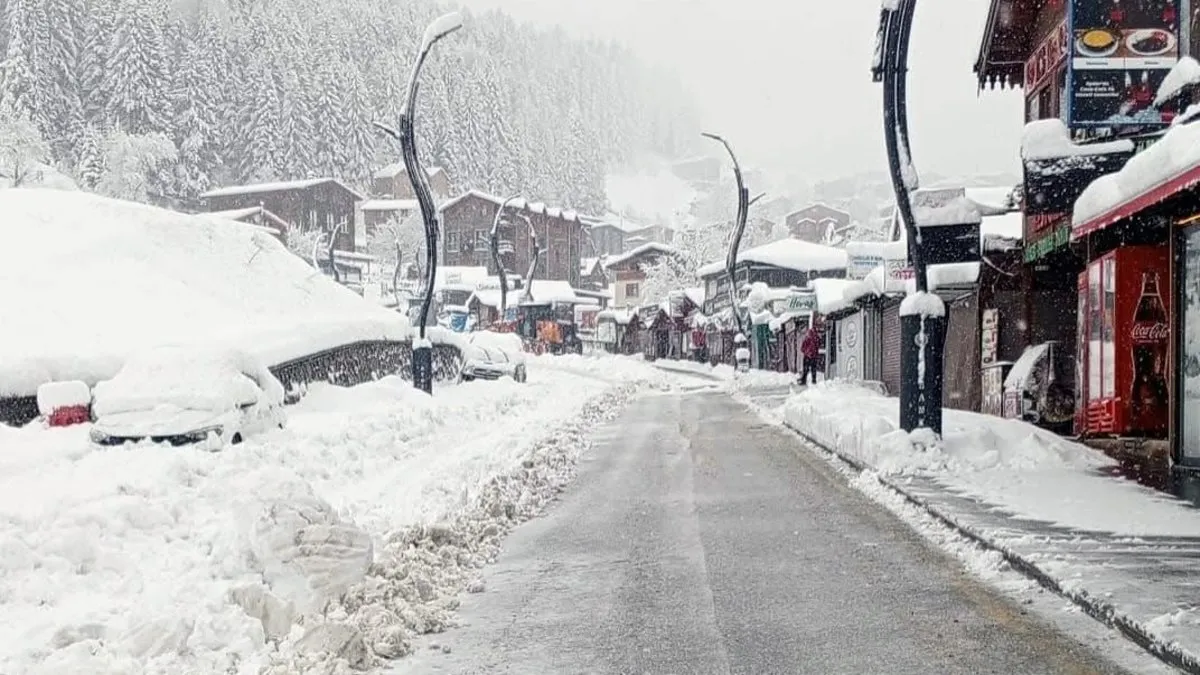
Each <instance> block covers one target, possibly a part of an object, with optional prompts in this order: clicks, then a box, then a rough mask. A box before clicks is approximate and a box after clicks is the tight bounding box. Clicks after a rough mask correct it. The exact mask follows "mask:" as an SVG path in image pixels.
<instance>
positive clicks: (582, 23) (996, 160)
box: [459, 0, 1021, 180]
mask: <svg viewBox="0 0 1200 675" xmlns="http://www.w3.org/2000/svg"><path fill="white" fill-rule="evenodd" d="M459 1H460V2H462V3H463V4H465V5H466V6H468V7H471V8H473V9H486V8H494V7H495V8H501V9H504V10H505V11H507V12H509V13H510V14H512V15H514V16H516V17H517V18H519V19H527V20H533V21H538V22H542V23H546V24H559V25H562V26H563V27H565V28H567V29H569V30H572V31H577V32H583V33H591V34H598V35H601V36H604V37H613V38H616V39H618V40H620V41H621V42H624V43H625V44H627V45H629V46H630V47H631V48H633V49H634V50H636V51H637V52H638V53H639V54H641V55H642V56H643V57H644V58H646V59H649V60H653V61H657V62H659V63H662V64H665V65H668V66H670V67H673V68H674V69H675V70H676V71H677V72H679V74H680V75H681V76H682V77H683V79H684V81H685V82H686V83H687V84H688V85H689V86H690V87H691V88H692V90H693V93H694V94H695V97H696V99H697V102H698V103H699V105H700V107H701V110H700V112H701V114H702V122H703V123H704V124H705V126H706V127H708V128H709V129H711V130H713V131H716V132H718V133H721V134H722V135H724V136H726V137H727V138H728V139H729V140H730V142H731V143H733V145H734V148H735V149H736V150H737V151H738V153H739V155H743V156H744V157H743V161H744V162H745V163H751V162H753V163H756V164H760V165H762V166H764V167H770V168H772V169H776V170H782V171H786V172H789V173H790V172H792V171H795V172H797V173H800V174H801V175H802V176H804V177H805V178H807V179H810V180H819V179H822V178H834V177H838V176H844V175H847V174H850V173H857V172H859V171H862V170H873V169H879V168H883V162H884V153H883V140H882V132H881V130H880V128H881V126H882V113H881V110H880V105H881V101H880V96H881V94H880V88H879V85H876V84H873V83H872V82H871V76H870V70H869V69H870V61H871V56H872V51H873V47H874V40H875V29H876V26H877V25H878V21H879V2H878V0H459ZM987 7H988V0H922V1H921V2H920V3H919V4H918V7H917V15H916V23H915V28H914V32H913V53H912V56H911V59H910V66H911V73H910V87H909V90H910V98H909V101H910V104H909V105H910V108H909V109H910V113H909V114H910V124H911V127H912V135H913V139H912V142H913V154H914V158H915V160H916V163H917V167H918V169H920V170H922V171H936V172H938V173H943V174H949V175H961V174H974V173H993V172H1000V171H1005V172H1012V173H1016V172H1018V171H1019V168H1020V167H1019V162H1018V159H1017V150H1018V143H1019V137H1020V132H1021V103H1020V95H1019V94H1016V93H1013V92H999V91H991V90H985V91H984V92H982V94H981V95H977V93H976V85H975V80H974V76H973V74H972V72H971V66H972V64H973V63H974V60H975V55H976V52H977V50H978V47H979V39H980V35H981V31H982V27H983V22H984V19H985V17H986V14H987ZM739 86H740V87H744V90H742V91H738V90H737V87H739Z"/></svg>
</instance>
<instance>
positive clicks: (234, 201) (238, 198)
mask: <svg viewBox="0 0 1200 675" xmlns="http://www.w3.org/2000/svg"><path fill="white" fill-rule="evenodd" d="M362 198H363V197H362V195H361V194H359V193H358V192H356V191H354V190H352V189H351V188H349V187H347V186H346V185H345V184H344V183H342V182H341V181H339V180H337V179H334V178H309V179H305V180H293V181H283V182H278V183H258V184H254V185H234V186H229V187H223V188H218V189H216V190H210V191H208V192H205V193H204V194H202V195H200V200H201V203H202V204H203V205H204V209H205V210H206V211H209V212H212V211H232V210H235V209H246V208H255V207H258V208H262V209H264V210H266V211H270V212H271V213H272V214H274V215H275V216H276V217H278V218H279V219H281V220H282V221H284V222H286V223H287V225H288V227H287V229H288V230H298V231H308V230H312V229H320V230H322V231H324V232H332V231H333V230H334V229H335V228H337V227H338V226H339V225H341V226H342V227H341V229H340V231H339V233H338V236H337V239H336V241H335V242H334V248H336V249H337V250H339V251H354V250H356V245H361V246H365V245H366V241H365V239H364V238H363V235H364V233H362V232H359V231H358V228H357V227H356V224H355V207H356V204H357V203H358V202H360V201H362Z"/></svg>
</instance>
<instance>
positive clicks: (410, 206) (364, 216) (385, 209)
mask: <svg viewBox="0 0 1200 675" xmlns="http://www.w3.org/2000/svg"><path fill="white" fill-rule="evenodd" d="M420 212H421V209H420V206H419V205H418V204H417V200H415V199H368V200H365V201H362V202H359V204H358V215H359V222H360V224H361V226H362V227H363V228H365V230H366V235H367V236H368V237H369V236H371V235H372V234H374V233H375V230H376V229H377V228H378V227H379V226H380V225H383V224H384V223H386V222H388V221H389V220H395V221H396V222H400V223H402V222H404V221H405V220H407V219H409V218H410V217H412V216H413V215H417V214H420Z"/></svg>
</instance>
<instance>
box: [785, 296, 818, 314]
mask: <svg viewBox="0 0 1200 675" xmlns="http://www.w3.org/2000/svg"><path fill="white" fill-rule="evenodd" d="M787 311H789V312H815V311H817V294H816V293H811V292H800V293H792V294H791V295H789V296H788V301H787Z"/></svg>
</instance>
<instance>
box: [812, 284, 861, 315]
mask: <svg viewBox="0 0 1200 675" xmlns="http://www.w3.org/2000/svg"><path fill="white" fill-rule="evenodd" d="M857 283H858V282H857V281H854V280H852V279H824V278H822V279H812V280H810V281H809V282H808V286H809V288H811V289H812V291H813V293H814V294H816V296H817V312H819V313H821V314H832V313H834V312H837V311H841V310H843V309H845V308H847V307H849V306H850V305H851V304H853V303H852V301H850V300H847V299H846V291H847V289H850V288H852V287H854V286H855V285H856V284H857Z"/></svg>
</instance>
